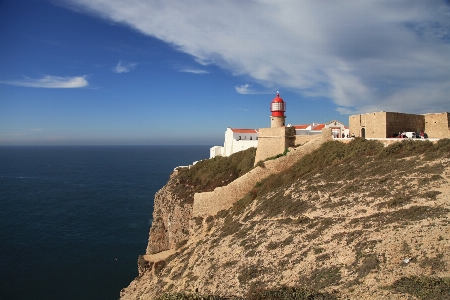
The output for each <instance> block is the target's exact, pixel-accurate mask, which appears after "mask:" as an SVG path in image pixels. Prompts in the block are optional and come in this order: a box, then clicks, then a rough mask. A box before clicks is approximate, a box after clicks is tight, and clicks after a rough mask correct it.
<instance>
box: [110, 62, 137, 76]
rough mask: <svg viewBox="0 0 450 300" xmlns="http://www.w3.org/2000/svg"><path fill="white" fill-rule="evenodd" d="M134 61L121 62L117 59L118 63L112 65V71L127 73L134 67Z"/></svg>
mask: <svg viewBox="0 0 450 300" xmlns="http://www.w3.org/2000/svg"><path fill="white" fill-rule="evenodd" d="M136 65H137V64H136V63H122V62H121V61H119V63H118V64H117V65H116V66H115V67H114V69H113V72H114V73H128V72H130V71H131V70H132V69H133V68H134V67H136Z"/></svg>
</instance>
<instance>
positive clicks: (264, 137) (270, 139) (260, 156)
mask: <svg viewBox="0 0 450 300" xmlns="http://www.w3.org/2000/svg"><path fill="white" fill-rule="evenodd" d="M294 145H295V128H294V127H275V128H260V129H259V136H258V147H257V150H256V157H255V164H256V163H258V162H259V161H260V160H262V161H263V160H265V159H266V158H269V157H272V156H275V155H278V154H280V153H283V152H284V150H285V149H286V148H289V147H293V146H294Z"/></svg>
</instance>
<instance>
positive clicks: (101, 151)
mask: <svg viewBox="0 0 450 300" xmlns="http://www.w3.org/2000/svg"><path fill="white" fill-rule="evenodd" d="M208 157H209V146H20V147H6V146H5V147H0V205H1V209H0V238H1V243H0V268H1V271H0V298H1V299H118V298H119V293H120V290H121V289H122V288H125V287H127V286H128V284H129V283H130V282H131V281H132V280H133V279H134V278H135V277H136V276H137V275H138V272H137V264H136V262H137V258H138V255H140V254H144V253H145V250H146V247H147V241H148V234H149V229H150V225H151V221H152V219H151V217H152V211H153V198H154V195H155V193H156V192H157V191H158V190H159V189H160V188H161V187H163V186H164V184H165V183H166V182H167V180H168V179H169V175H170V173H171V172H172V171H173V169H174V168H175V167H177V166H180V165H189V164H191V163H192V162H194V161H196V160H200V159H205V158H208Z"/></svg>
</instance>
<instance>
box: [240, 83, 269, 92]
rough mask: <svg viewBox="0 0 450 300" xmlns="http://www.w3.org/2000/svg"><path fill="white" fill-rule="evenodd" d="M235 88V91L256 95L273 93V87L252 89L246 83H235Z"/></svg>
mask: <svg viewBox="0 0 450 300" xmlns="http://www.w3.org/2000/svg"><path fill="white" fill-rule="evenodd" d="M234 88H235V89H236V92H238V93H239V94H243V95H258V94H273V93H274V90H273V89H270V90H268V89H264V90H257V89H254V88H253V87H252V86H251V85H250V84H248V83H246V84H243V85H236V86H235V87H234Z"/></svg>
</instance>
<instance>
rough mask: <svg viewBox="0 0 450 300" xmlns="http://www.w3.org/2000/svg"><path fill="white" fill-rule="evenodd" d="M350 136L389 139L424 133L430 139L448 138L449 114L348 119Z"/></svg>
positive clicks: (379, 114) (392, 114) (384, 114)
mask: <svg viewBox="0 0 450 300" xmlns="http://www.w3.org/2000/svg"><path fill="white" fill-rule="evenodd" d="M348 120H349V129H350V134H355V136H356V137H362V136H364V137H365V138H389V137H392V135H393V134H394V133H399V132H421V131H424V132H426V133H427V134H428V137H430V138H450V129H449V128H450V126H449V125H450V114H449V113H447V112H444V113H433V114H425V115H414V114H405V113H398V112H384V111H383V112H374V113H368V114H360V115H353V116H350V117H349V118H348Z"/></svg>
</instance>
